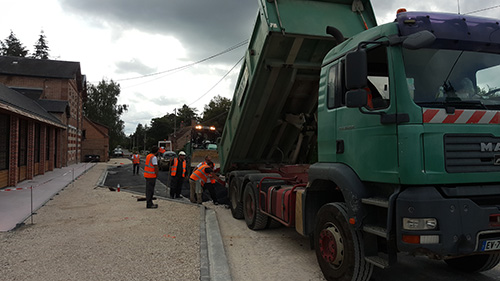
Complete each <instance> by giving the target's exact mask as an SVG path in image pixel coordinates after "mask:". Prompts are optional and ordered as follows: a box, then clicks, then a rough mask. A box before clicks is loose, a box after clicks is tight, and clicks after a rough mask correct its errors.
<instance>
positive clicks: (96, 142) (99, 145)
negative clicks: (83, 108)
mask: <svg viewBox="0 0 500 281" xmlns="http://www.w3.org/2000/svg"><path fill="white" fill-rule="evenodd" d="M83 131H84V132H85V134H84V135H85V136H84V138H83V141H82V155H84V156H85V155H99V157H100V159H101V161H103V162H106V161H108V160H109V159H108V158H109V128H108V127H106V126H104V125H101V124H98V123H95V122H92V121H91V120H89V119H88V118H87V117H84V118H83Z"/></svg>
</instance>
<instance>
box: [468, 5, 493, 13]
mask: <svg viewBox="0 0 500 281" xmlns="http://www.w3.org/2000/svg"><path fill="white" fill-rule="evenodd" d="M496 8H500V5H496V6H492V7H489V8H484V9H479V10H475V11H472V12H468V13H465V14H464V15H470V14H475V13H479V12H484V11H488V10H492V9H496Z"/></svg>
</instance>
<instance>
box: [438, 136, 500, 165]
mask: <svg viewBox="0 0 500 281" xmlns="http://www.w3.org/2000/svg"><path fill="white" fill-rule="evenodd" d="M499 143H500V138H499V137H494V136H493V135H490V134H484V135H482V134H477V135H476V134H473V135H472V134H467V135H466V134H447V135H445V136H444V150H445V165H446V171H447V172H448V173H477V172H500V144H499Z"/></svg>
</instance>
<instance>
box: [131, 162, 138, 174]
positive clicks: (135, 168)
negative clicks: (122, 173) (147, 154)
mask: <svg viewBox="0 0 500 281" xmlns="http://www.w3.org/2000/svg"><path fill="white" fill-rule="evenodd" d="M132 174H133V175H138V174H139V164H134V166H133V167H132Z"/></svg>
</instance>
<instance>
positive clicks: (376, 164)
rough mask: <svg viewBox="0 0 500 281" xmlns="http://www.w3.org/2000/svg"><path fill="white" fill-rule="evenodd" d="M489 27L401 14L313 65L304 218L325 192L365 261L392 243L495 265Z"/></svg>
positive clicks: (392, 256) (499, 239) (497, 208)
mask: <svg viewBox="0 0 500 281" xmlns="http://www.w3.org/2000/svg"><path fill="white" fill-rule="evenodd" d="M499 35H500V29H499V27H498V22H497V21H496V20H489V19H485V18H479V17H471V16H464V15H453V14H443V13H423V12H402V13H399V14H398V15H397V19H396V21H395V22H394V23H390V24H385V25H382V26H378V27H374V28H371V29H370V30H367V31H365V32H363V33H361V34H359V35H357V36H355V37H353V38H350V39H349V40H347V41H345V42H344V43H343V44H341V45H339V46H337V47H336V48H334V49H333V50H332V51H331V52H330V53H329V54H328V55H327V56H326V57H325V60H324V62H323V67H322V71H321V82H320V90H319V95H318V98H319V103H318V104H319V106H318V151H319V153H318V157H319V159H318V160H319V161H318V163H316V164H313V165H312V166H311V167H310V169H309V182H310V186H309V187H308V198H306V199H305V201H306V203H305V205H306V206H308V207H307V208H311V209H312V210H307V211H306V213H308V214H309V216H311V220H313V219H312V217H313V216H316V215H317V211H318V210H320V208H321V206H323V203H324V201H322V200H321V198H324V197H325V196H326V197H332V198H334V196H335V192H332V190H334V189H335V188H337V189H338V190H339V192H338V193H339V195H338V196H341V197H343V198H344V199H343V200H345V201H346V203H347V213H348V216H349V217H350V219H351V221H352V224H353V226H354V228H356V229H359V230H361V231H362V232H363V235H364V236H365V239H367V238H366V237H371V238H368V239H373V240H372V241H376V243H375V242H374V243H375V244H376V245H378V246H373V244H371V246H370V245H365V247H366V248H365V254H366V256H365V258H367V259H368V260H369V261H370V262H371V263H373V264H374V265H377V266H380V267H386V266H389V265H391V264H393V263H394V262H395V261H396V259H397V258H396V252H400V251H402V252H410V253H413V254H424V255H428V256H430V257H433V258H438V259H444V260H445V261H446V262H447V263H448V264H449V265H451V266H453V267H455V268H458V269H461V270H465V271H482V270H488V269H490V268H493V267H494V266H496V265H497V264H498V262H499V260H500V254H499V252H500V223H499V222H500V220H499V218H500V180H499V179H500V164H499V163H500V162H499V160H498V159H499V157H500V153H499V152H500V149H498V148H499V147H500V145H498V143H499V142H500V129H499V124H500V93H499V91H500V80H498V77H499V75H500V51H499V50H500V48H499V46H500V45H499V44H500V37H499ZM353 178H354V180H353ZM318 202H322V203H320V204H318ZM313 214H314V215H313ZM306 221H308V220H306ZM305 228H306V229H309V231H312V232H314V231H315V232H316V234H315V235H316V239H319V240H321V237H320V236H321V235H322V234H321V233H323V235H326V234H325V232H327V231H326V229H319V230H318V229H316V230H313V228H314V226H312V225H306V226H305ZM305 233H307V230H306V231H305ZM381 245H383V247H385V250H384V251H383V252H384V253H382V255H381V253H380V246H381ZM381 256H384V257H385V259H382V258H381Z"/></svg>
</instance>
